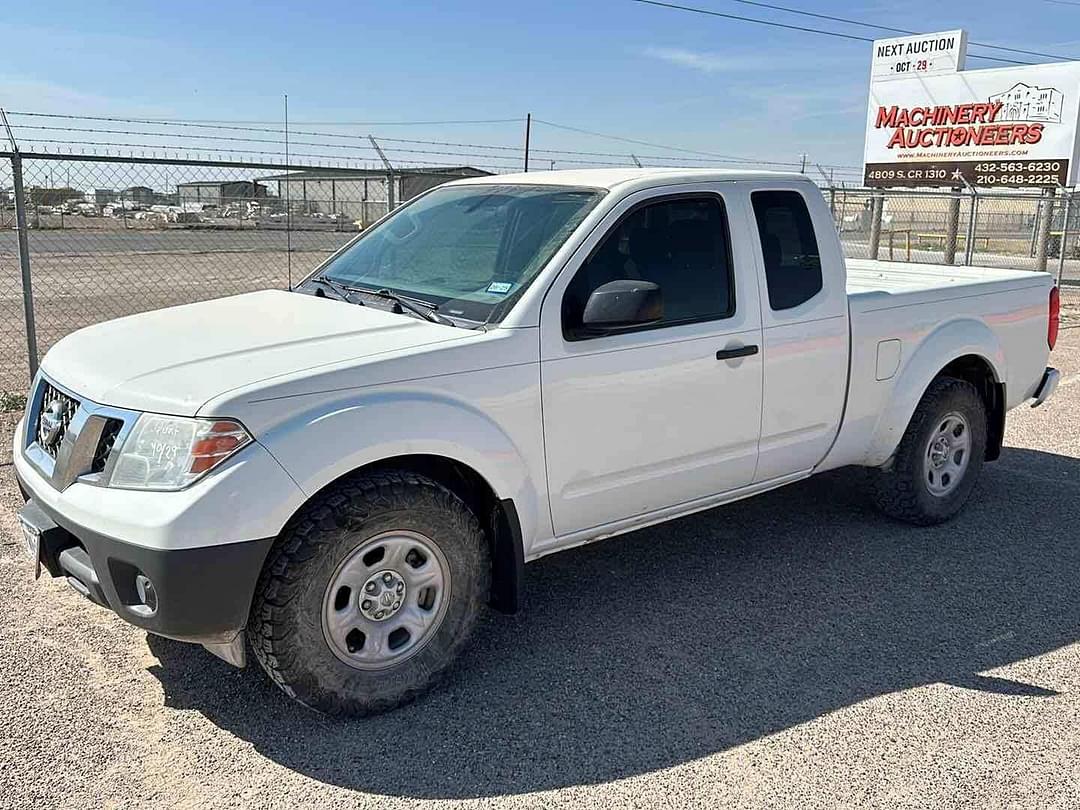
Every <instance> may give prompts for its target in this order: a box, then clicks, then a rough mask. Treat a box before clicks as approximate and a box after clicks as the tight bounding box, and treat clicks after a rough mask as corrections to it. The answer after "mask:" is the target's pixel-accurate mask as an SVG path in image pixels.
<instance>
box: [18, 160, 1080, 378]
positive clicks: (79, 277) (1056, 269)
mask: <svg viewBox="0 0 1080 810" xmlns="http://www.w3.org/2000/svg"><path fill="white" fill-rule="evenodd" d="M20 163H21V168H19V169H18V170H19V171H21V184H20V185H21V187H22V189H23V193H22V200H21V201H20V200H18V199H17V195H16V193H15V191H14V188H15V185H16V179H17V178H16V177H15V174H14V172H15V171H16V167H19V165H20ZM486 173H487V172H481V171H478V170H476V169H469V168H468V167H458V168H444V167H430V168H424V169H402V170H398V171H396V172H395V171H383V170H377V169H358V168H325V167H319V168H315V167H311V166H295V165H293V166H283V165H280V164H278V163H243V162H236V161H211V160H198V161H195V160H182V159H168V158H161V157H154V158H136V157H127V158H121V157H99V156H87V155H45V154H40V153H33V154H29V153H23V154H22V155H21V156H15V155H14V154H13V153H0V319H2V320H0V324H2V328H0V394H2V393H3V392H8V393H18V392H22V391H25V390H26V387H27V384H28V380H29V368H30V366H31V363H30V358H29V356H28V349H27V346H28V344H30V343H31V341H30V340H28V337H29V336H28V334H27V319H26V317H25V313H24V287H23V279H22V268H21V264H20V259H21V257H20V250H19V244H18V243H19V240H18V231H17V229H16V224H17V223H16V213H17V212H16V208H17V203H20V202H21V204H22V209H23V210H22V212H21V213H23V214H24V216H25V219H26V230H25V234H26V239H27V248H28V252H27V256H26V257H25V259H27V260H28V261H29V270H30V275H31V277H32V303H33V310H34V314H35V322H34V323H33V324H32V327H33V328H32V332H31V335H32V336H33V337H35V338H36V343H37V351H38V353H39V354H44V352H45V351H47V350H48V348H49V347H50V346H52V345H53V344H54V343H55V342H56V341H57V340H59V339H60V338H62V337H63V336H64V335H67V334H69V333H70V332H72V331H74V330H76V329H78V328H80V327H83V326H87V325H89V324H93V323H98V322H100V321H104V320H108V319H111V318H116V317H120V316H123V315H130V314H133V313H136V312H143V311H146V310H151V309H157V308H160V307H165V306H172V305H176V304H185V303H190V302H195V301H201V300H205V299H209V298H217V297H221V296H224V295H233V294H237V293H242V292H247V291H251V290H258V289H265V288H268V287H277V288H287V287H288V286H289V285H290V284H292V283H293V282H295V281H296V280H298V279H300V278H302V277H303V276H305V275H306V274H307V273H309V272H310V271H311V270H312V269H314V268H315V267H316V266H317V265H318V264H319V263H320V262H322V261H323V260H324V259H325V258H326V257H327V256H329V255H330V254H331V253H333V252H334V251H336V250H337V249H338V248H340V247H341V246H342V245H344V244H345V243H346V242H347V241H348V240H350V239H351V238H352V237H353V236H355V235H356V234H357V233H358V232H359V231H360V230H361V229H362V228H364V227H366V226H367V225H368V224H370V223H371V222H374V221H375V220H376V219H378V218H379V217H381V216H382V215H383V214H385V213H386V211H387V210H389V208H390V207H392V205H393V204H395V203H397V202H401V201H404V200H407V199H409V198H410V197H412V196H415V195H416V194H418V193H420V192H422V191H424V190H426V189H428V188H431V187H432V186H435V185H438V184H440V183H443V182H446V181H448V180H452V179H454V178H456V177H461V176H475V175H476V174H486ZM823 193H824V194H825V195H826V198H827V200H828V202H829V205H830V207H831V209H832V211H833V214H834V218H835V222H836V228H837V232H838V233H839V235H840V238H841V241H842V243H843V246H844V251H845V254H846V255H847V256H849V257H859V258H878V259H883V260H888V261H896V262H922V263H930V264H975V265H989V266H994V267H1012V268H1021V269H1029V270H1036V269H1046V270H1047V271H1049V272H1051V273H1053V274H1054V275H1055V276H1057V277H1058V278H1059V283H1060V284H1061V286H1062V303H1063V308H1064V315H1065V316H1066V317H1069V316H1072V317H1074V318H1076V317H1080V234H1078V233H1077V231H1078V230H1080V211H1078V210H1077V208H1080V196H1077V195H1075V194H1073V193H1071V192H1070V193H1063V192H1060V191H1059V192H1057V193H1055V194H1053V195H1052V196H1048V195H1045V194H1043V195H1040V194H1032V193H1013V192H992V193H991V192H980V193H977V194H975V193H972V192H962V193H961V192H948V191H946V192H915V191H895V190H888V191H884V190H869V189H848V188H825V189H823Z"/></svg>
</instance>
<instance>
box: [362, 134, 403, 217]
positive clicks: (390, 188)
mask: <svg viewBox="0 0 1080 810" xmlns="http://www.w3.org/2000/svg"><path fill="white" fill-rule="evenodd" d="M368 140H369V141H371V145H372V147H373V148H374V149H375V151H376V152H377V153H378V155H379V159H380V160H382V162H383V166H385V167H386V213H388V214H389V213H390V212H391V211H393V210H394V208H395V205H394V183H395V182H396V181H395V178H394V164H392V163H391V162H390V160H389V159H388V158H387V157H386V154H385V153H384V152H383V150H382V147H381V146H379V142H378V141H376V140H375V138H374V137H373V136H371V135H368Z"/></svg>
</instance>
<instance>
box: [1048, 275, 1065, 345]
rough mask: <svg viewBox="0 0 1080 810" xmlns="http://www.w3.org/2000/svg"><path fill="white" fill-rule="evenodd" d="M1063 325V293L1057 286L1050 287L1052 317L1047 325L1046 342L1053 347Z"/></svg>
mask: <svg viewBox="0 0 1080 810" xmlns="http://www.w3.org/2000/svg"><path fill="white" fill-rule="evenodd" d="M1060 326H1061V293H1060V292H1059V291H1058V288H1057V287H1051V288H1050V318H1049V320H1048V322H1047V325H1046V343H1047V345H1048V346H1049V347H1050V348H1051V349H1053V348H1054V344H1056V343H1057V337H1058V329H1059V328H1060Z"/></svg>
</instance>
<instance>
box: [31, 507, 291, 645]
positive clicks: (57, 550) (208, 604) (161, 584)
mask: <svg viewBox="0 0 1080 810" xmlns="http://www.w3.org/2000/svg"><path fill="white" fill-rule="evenodd" d="M22 515H23V517H24V518H25V519H26V520H27V521H28V522H30V523H31V524H32V525H34V526H35V528H37V529H38V530H39V531H40V536H41V545H40V559H41V564H42V566H43V567H44V568H45V569H46V570H47V571H48V572H49V573H50V574H51V575H52V576H54V577H65V578H66V579H67V581H68V583H69V584H70V585H71V586H72V587H73V588H74V589H75V590H76V591H78V592H79V593H81V594H82V595H83V596H85V597H86V598H87V599H89V600H90V601H92V602H95V603H97V604H98V605H101V606H102V607H106V608H109V609H110V610H112V611H113V612H115V613H116V614H117V615H118V616H120V617H121V618H122V619H124V620H125V621H128V622H130V623H131V624H134V625H136V626H138V627H141V628H143V629H145V630H148V631H149V632H151V633H157V634H158V635H162V636H168V637H170V638H175V639H179V640H181V641H191V642H196V643H199V644H210V645H216V644H227V643H228V642H230V641H232V640H233V639H235V638H236V636H237V634H238V633H239V632H240V631H241V630H243V628H244V627H245V626H246V624H247V618H248V610H249V608H250V605H251V600H252V596H253V595H254V592H255V583H256V581H257V580H258V577H259V573H260V571H261V570H262V565H263V561H264V560H265V559H266V554H267V552H268V551H269V550H270V545H271V544H272V543H273V538H267V539H263V540H250V541H247V542H242V543H227V544H223V545H216V546H206V547H203V548H186V549H172V550H165V549H151V548H145V547H143V546H136V545H132V544H131V543H126V542H124V541H123V540H119V539H117V538H115V537H108V536H107V535H103V534H100V533H98V532H95V531H93V530H91V529H88V528H87V527H86V526H80V525H78V524H76V523H74V522H72V521H70V520H68V519H67V518H65V517H64V516H63V515H62V514H60V513H59V512H57V511H55V510H53V509H51V508H50V507H48V506H46V505H44V504H42V503H40V502H39V501H36V500H30V501H29V502H28V503H27V504H26V506H24V507H23V510H22ZM141 578H142V579H141ZM140 579H141V581H140ZM148 583H149V584H148Z"/></svg>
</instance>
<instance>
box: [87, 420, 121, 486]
mask: <svg viewBox="0 0 1080 810" xmlns="http://www.w3.org/2000/svg"><path fill="white" fill-rule="evenodd" d="M123 426H124V422H123V421H122V420H120V419H106V420H105V427H103V428H102V429H101V438H100V439H98V446H97V450H95V451H94V461H93V462H92V463H91V465H90V472H92V473H99V472H102V471H104V469H105V465H106V464H107V463H108V461H109V454H110V453H112V450H113V447H114V446H115V445H116V437H117V436H119V435H120V429H121V428H122V427H123Z"/></svg>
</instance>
